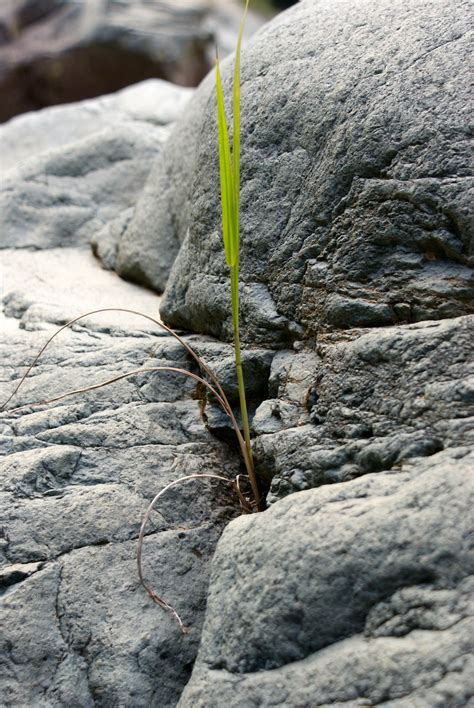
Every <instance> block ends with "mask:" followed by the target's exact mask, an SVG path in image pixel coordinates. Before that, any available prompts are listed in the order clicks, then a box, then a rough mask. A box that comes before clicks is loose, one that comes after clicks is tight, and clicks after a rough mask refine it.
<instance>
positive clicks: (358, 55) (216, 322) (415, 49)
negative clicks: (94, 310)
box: [119, 0, 474, 343]
mask: <svg viewBox="0 0 474 708" xmlns="http://www.w3.org/2000/svg"><path fill="white" fill-rule="evenodd" d="M470 32H471V23H470V3H469V2H466V1H464V0H449V2H442V3H440V2H437V1H434V0H433V1H429V2H425V1H424V0H423V1H421V0H416V1H415V2H410V3H404V2H401V1H400V2H392V1H390V2H378V3H377V4H376V5H375V4H374V3H373V2H370V1H369V0H367V1H366V2H364V1H360V2H357V3H356V5H353V4H351V3H346V2H343V1H340V2H337V3H334V2H332V1H331V2H329V1H328V2H325V1H324V0H323V1H320V2H311V1H307V2H304V1H303V2H301V3H299V4H298V5H297V6H296V7H295V8H292V9H291V10H290V11H288V12H286V13H283V14H281V15H279V16H278V17H277V18H276V19H275V20H273V21H272V22H271V23H269V24H268V25H267V26H266V27H265V28H263V29H262V30H261V31H260V32H259V33H258V34H257V35H256V37H254V38H253V39H252V41H251V42H250V45H249V46H248V48H247V49H246V51H245V53H244V56H243V59H242V185H243V188H242V209H243V214H242V278H243V281H244V286H243V303H242V305H243V322H244V329H245V331H246V336H247V339H248V341H266V342H272V343H273V342H279V341H286V340H287V339H288V338H289V337H291V336H298V332H300V330H301V331H302V332H303V334H304V336H308V337H310V336H314V335H315V333H316V332H317V331H319V330H320V329H321V328H328V329H334V328H335V329H341V328H348V327H365V326H368V327H370V326H378V325H389V324H396V323H398V322H414V321H420V320H425V319H438V318H441V317H452V316H456V315H459V314H466V313H468V312H471V311H472V308H473V304H472V303H473V293H474V289H473V279H472V271H471V270H470V269H469V267H468V263H469V258H472V245H471V243H470V230H471V229H472V222H471V221H470V220H469V212H468V205H469V188H470V187H472V180H471V178H470V166H469V150H468V138H469V132H468V128H467V126H468V120H467V110H468V108H467V107H468V105H469V97H468V94H469V79H468V73H469V55H470ZM231 79H232V63H231V62H229V63H228V64H227V65H226V66H225V67H224V82H225V85H226V87H227V95H228V96H229V95H230V86H231ZM214 112H215V98H214V79H213V76H212V75H211V76H209V77H208V78H207V79H206V80H205V81H204V83H203V84H202V86H201V87H200V89H199V91H198V92H197V94H196V96H195V98H194V99H193V102H192V104H190V106H189V110H188V111H187V113H186V118H185V120H183V121H182V122H181V123H180V124H179V126H178V127H177V128H176V130H175V131H174V134H173V136H172V138H171V139H170V141H169V142H168V144H167V147H166V151H165V153H166V154H165V156H164V159H163V160H162V161H161V162H160V164H159V165H157V166H156V169H155V170H154V171H153V173H152V175H151V177H150V180H149V182H148V185H147V188H146V190H145V193H144V195H143V196H142V198H141V200H140V202H139V206H138V209H137V211H136V213H135V216H134V219H133V220H132V222H131V224H130V225H129V227H128V229H127V230H126V231H125V233H124V235H123V236H122V243H121V247H120V250H119V253H120V263H121V270H122V271H123V272H128V274H129V275H130V277H134V274H135V277H137V278H138V279H139V278H140V277H141V278H142V279H143V280H144V281H146V282H147V284H151V285H152V286H154V287H155V288H156V289H157V290H159V291H161V290H162V289H163V287H164V285H165V283H166V278H167V275H168V272H169V269H170V265H171V263H172V261H173V259H172V257H168V256H167V257H166V258H164V259H160V257H159V256H158V255H155V257H154V259H150V258H149V257H148V255H149V251H150V246H149V244H150V243H153V244H154V243H155V239H156V234H157V233H158V234H159V235H160V236H159V238H160V239H162V243H163V248H162V249H160V248H157V249H156V254H159V253H160V252H161V251H164V252H166V253H167V254H169V253H171V252H172V253H173V255H174V254H176V253H177V252H178V249H179V244H180V243H183V244H184V245H183V248H182V249H181V251H180V254H179V258H178V259H177V261H176V262H175V264H174V267H173V270H172V273H171V277H170V281H169V283H168V287H167V293H166V296H165V298H164V302H163V305H162V314H163V317H164V318H165V319H166V321H168V322H169V323H173V324H175V325H179V326H186V327H188V328H190V329H195V330H197V331H206V332H209V333H211V334H214V335H216V336H219V337H229V336H230V333H231V328H230V324H229V315H228V310H229V308H228V306H227V295H226V288H225V283H226V269H225V262H224V258H223V255H222V249H221V247H220V236H219V233H218V231H219V209H218V172H217V170H218V164H217V159H216V150H215V141H216V137H215V132H216V128H215V116H214ZM151 213H153V214H154V219H153V222H151V220H150V218H149V215H150V214H151ZM173 244H174V247H173ZM141 251H142V252H143V253H144V257H143V259H142V260H140V252H141Z"/></svg>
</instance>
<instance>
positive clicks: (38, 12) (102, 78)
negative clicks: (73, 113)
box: [0, 0, 294, 122]
mask: <svg viewBox="0 0 474 708" xmlns="http://www.w3.org/2000/svg"><path fill="white" fill-rule="evenodd" d="M293 2H294V0H293ZM293 2H292V1H291V0H254V2H253V11H252V12H251V14H250V17H249V21H248V23H247V34H248V35H250V34H252V33H253V32H255V31H256V30H257V29H258V28H259V27H260V26H261V25H262V24H263V22H265V20H266V19H268V18H269V17H271V16H272V15H274V14H275V13H276V12H278V11H279V10H281V9H284V7H288V6H289V5H290V4H293ZM241 12H242V3H241V1H240V0H2V2H1V4H0V122H4V121H6V120H8V119H9V118H11V117H12V116H15V115H17V114H19V113H24V112H26V111H31V110H36V109H39V108H43V107H45V106H51V105H55V104H58V103H69V102H72V101H78V100H81V99H84V98H92V97H94V96H100V95H102V94H107V93H111V92H113V91H117V90H118V89H121V88H123V87H125V86H128V85H130V84H134V83H137V82H138V81H142V80H143V79H148V78H161V79H165V80H167V81H171V82H173V83H175V84H178V85H181V86H196V85H197V84H199V82H200V81H201V79H202V78H203V77H204V76H205V75H206V73H207V72H208V71H209V69H210V68H211V67H212V64H213V57H214V45H215V44H217V46H218V48H219V51H220V53H221V55H225V54H227V53H229V52H230V51H232V49H233V47H234V46H235V38H236V34H237V30H238V25H239V21H240V16H241Z"/></svg>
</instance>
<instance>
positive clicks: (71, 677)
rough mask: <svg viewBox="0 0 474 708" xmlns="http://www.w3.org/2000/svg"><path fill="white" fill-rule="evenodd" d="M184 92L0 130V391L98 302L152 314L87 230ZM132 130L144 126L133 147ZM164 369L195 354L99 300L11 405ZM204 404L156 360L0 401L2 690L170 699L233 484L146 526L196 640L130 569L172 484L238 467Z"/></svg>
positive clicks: (115, 212) (139, 173)
mask: <svg viewBox="0 0 474 708" xmlns="http://www.w3.org/2000/svg"><path fill="white" fill-rule="evenodd" d="M188 98H189V91H188V90H184V89H177V88H175V87H173V86H171V85H168V84H164V83H163V82H160V81H156V82H146V83H144V84H142V85H140V86H137V87H133V88H131V89H127V90H126V91H124V92H121V93H119V94H117V95H114V96H108V97H105V98H102V99H99V100H97V101H89V102H85V103H81V104H78V105H74V106H67V107H58V108H52V109H47V110H45V111H43V112H40V113H38V114H28V115H25V116H21V117H19V118H17V119H15V120H12V121H11V122H9V123H7V124H5V125H4V126H2V128H1V129H0V145H1V154H2V160H3V164H2V167H3V168H4V172H3V175H5V177H6V179H4V180H3V181H2V191H1V199H2V200H3V204H4V205H8V206H9V208H10V211H9V212H8V215H6V214H5V212H4V211H3V212H2V218H3V221H2V231H1V246H2V250H1V254H0V255H1V264H2V274H1V296H2V300H3V314H2V315H1V316H0V333H1V334H0V339H1V343H0V349H1V358H2V362H3V366H2V373H1V382H0V383H1V393H0V398H1V403H3V402H4V400H5V399H6V398H7V397H8V396H9V395H10V394H11V393H12V392H13V389H14V388H15V386H16V384H17V383H18V382H19V380H20V377H21V376H22V375H23V373H24V372H25V370H26V366H27V365H28V364H29V363H30V362H31V361H32V359H33V358H34V356H35V354H36V353H37V352H38V350H39V349H40V348H41V346H42V345H43V344H44V343H45V342H46V340H47V339H48V337H49V336H50V335H51V334H52V333H53V332H54V331H55V330H56V329H57V327H58V325H62V324H64V323H65V322H66V321H68V320H69V319H72V318H73V317H75V316H78V315H79V314H81V313H82V312H85V311H88V310H94V309H97V308H104V307H106V308H114V307H126V308H129V309H132V310H138V311H143V312H145V313H148V314H149V315H151V316H152V317H153V316H155V317H156V316H157V315H158V304H159V298H157V296H156V295H155V294H153V293H151V292H147V291H145V290H143V289H141V288H139V287H137V286H135V285H132V284H130V283H125V282H124V281H123V280H120V279H119V278H118V277H117V275H116V274H115V273H112V272H110V271H106V270H103V269H102V268H100V266H99V263H98V261H97V260H96V259H94V257H93V256H92V254H91V253H90V248H89V246H88V242H89V240H90V238H91V236H93V235H97V234H98V233H100V229H102V230H103V228H105V227H107V226H112V227H113V224H114V221H115V219H116V218H118V219H120V218H122V217H121V213H122V211H123V210H124V209H125V208H129V209H131V208H132V207H133V201H134V198H135V195H136V194H137V192H138V191H139V189H140V187H141V185H142V184H143V181H144V178H145V176H146V174H147V170H148V169H149V165H150V162H151V160H152V159H154V158H156V156H157V155H158V154H159V150H160V148H161V145H162V143H163V140H164V139H165V138H166V136H167V134H168V132H169V125H170V123H171V122H172V121H173V120H175V119H176V117H177V116H178V115H179V114H180V112H182V110H183V108H184V105H185V102H186V101H187V99H188ZM118 132H120V133H121V135H122V139H120V140H119V139H118V138H117V139H116V135H117V133H118ZM127 136H128V139H127ZM130 136H138V138H137V140H136V142H135V143H134V144H133V149H132V142H133V140H132V138H131V137H130ZM140 146H141V148H140ZM145 146H146V148H145ZM3 175H2V176H3ZM198 345H199V346H200V347H201V349H206V351H207V354H208V361H210V362H211V363H212V362H213V361H214V360H216V361H219V362H223V361H225V359H226V358H227V360H229V357H230V354H231V352H230V347H229V346H228V345H222V344H219V343H209V342H206V341H204V340H202V341H200V342H199V343H198ZM262 356H263V357H264V358H265V357H266V359H265V361H266V364H265V368H264V371H266V372H267V377H268V374H269V368H270V360H269V358H268V353H267V352H264V353H263V354H262ZM159 365H167V366H170V365H173V366H183V365H185V366H188V367H189V366H191V368H192V365H191V363H190V362H189V361H188V360H187V358H186V356H183V352H182V351H181V348H180V346H179V345H177V344H176V342H175V340H174V339H172V338H170V337H169V336H160V330H157V328H156V327H155V326H153V325H152V324H151V323H150V322H147V321H146V320H141V319H139V318H137V317H136V316H132V315H123V314H122V315H118V314H116V313H115V314H114V313H110V312H109V313H103V314H101V315H100V316H99V315H97V316H96V317H94V318H89V319H87V320H84V321H80V322H78V323H77V325H75V326H74V331H70V330H66V331H64V332H62V334H61V335H60V337H58V339H57V340H55V341H54V342H53V343H52V345H51V347H50V348H49V349H48V350H47V351H46V352H45V354H44V355H43V356H42V358H41V359H40V360H39V362H38V365H37V367H35V369H34V370H33V371H32V373H31V375H30V377H29V378H28V379H27V380H26V383H25V384H24V387H23V388H21V389H20V391H19V392H18V394H17V396H16V398H14V399H12V401H10V403H9V404H8V406H9V408H10V409H11V408H12V407H14V406H21V405H23V404H26V403H31V402H33V401H37V400H43V399H45V398H53V397H55V396H56V395H60V394H62V393H64V392H66V391H71V390H74V389H78V388H83V387H86V386H88V385H90V384H92V383H99V382H101V381H104V380H106V379H110V378H113V377H114V376H116V375H118V374H121V373H125V372H127V371H130V370H133V369H140V368H144V367H145V368H149V367H153V366H159ZM194 370H195V369H194ZM231 383H232V382H230V384H231ZM230 393H231V391H230ZM259 400H261V398H260V399H259ZM202 408H203V407H202V403H201V401H200V400H199V397H198V396H197V394H196V387H195V386H194V385H192V384H191V385H189V383H187V380H186V379H183V377H182V376H179V375H175V376H172V375H171V374H170V375H168V376H166V375H161V376H160V375H158V374H157V375H152V374H146V373H144V374H142V375H138V376H136V377H134V378H131V379H125V380H123V381H121V382H119V383H116V384H115V385H114V386H113V387H108V388H101V389H98V390H97V391H95V392H90V393H88V394H85V393H84V394H81V395H77V396H73V397H71V398H66V399H64V400H62V401H59V402H58V403H57V404H56V405H47V406H32V407H27V408H26V409H24V410H22V411H19V412H18V413H13V412H8V411H7V412H3V413H2V414H1V417H0V479H1V488H2V491H1V499H0V506H1V512H0V514H1V518H2V532H1V540H0V556H1V565H2V570H1V571H0V587H1V594H2V605H3V607H2V638H1V642H0V655H1V661H0V664H1V669H0V685H1V694H2V698H1V702H2V705H6V706H81V707H82V706H95V705H102V706H105V705H108V706H112V705H133V706H159V707H160V708H161V707H165V708H166V707H168V706H169V707H171V706H175V705H176V703H177V701H178V699H179V696H180V693H181V691H182V689H183V687H184V685H185V684H186V682H187V680H188V679H189V675H190V672H191V668H192V665H193V662H194V658H195V655H196V651H197V647H198V643H199V638H200V628H201V624H202V619H203V613H204V608H205V602H206V594H207V582H208V569H209V561H210V558H211V556H212V553H213V550H214V547H215V544H216V541H217V538H218V536H219V535H220V533H221V531H222V528H223V526H224V524H225V523H227V522H228V520H229V519H230V518H232V516H233V515H234V514H235V513H236V507H235V499H234V498H233V497H232V494H231V493H230V492H229V491H228V489H227V488H226V487H225V486H224V489H222V488H221V487H219V486H218V487H215V485H213V484H212V483H211V484H209V483H201V486H198V487H194V486H191V485H189V486H184V487H183V488H182V490H181V492H180V493H179V494H178V495H176V494H171V495H169V496H168V498H166V497H165V498H164V499H163V503H161V504H160V506H159V509H158V510H157V511H156V512H155V513H154V514H153V515H152V518H151V521H150V524H149V527H148V529H147V534H148V537H147V538H146V540H145V550H144V567H145V574H146V576H147V578H148V580H149V581H150V583H151V584H152V586H153V587H154V588H156V590H157V591H158V592H161V593H162V594H163V596H164V597H165V599H167V600H168V601H169V602H171V603H173V604H175V605H176V607H177V609H178V611H180V612H181V614H182V615H183V619H184V620H185V622H186V624H188V625H189V629H190V633H189V635H187V636H186V637H183V636H181V635H180V633H179V631H178V628H177V624H176V623H175V622H174V621H173V620H172V619H171V618H170V617H168V616H167V615H166V613H163V611H162V610H160V609H158V608H157V607H156V606H155V605H154V604H153V603H152V602H151V600H150V599H149V598H148V597H147V596H146V595H145V594H144V592H143V589H142V588H141V587H140V585H139V583H138V576H137V569H136V549H137V537H138V532H139V528H140V523H141V519H142V516H143V514H144V512H145V509H146V507H147V505H148V503H149V501H150V500H151V498H152V497H153V496H154V495H155V494H156V493H157V492H158V491H159V489H161V488H162V487H163V486H164V485H166V484H167V483H168V482H171V481H173V480H174V479H177V478H178V477H179V476H181V475H183V474H191V473H193V472H204V471H205V472H215V473H217V474H219V475H224V476H226V475H227V476H229V477H232V476H235V474H236V473H237V472H238V471H239V460H238V456H237V455H236V454H235V453H234V450H233V449H231V448H229V447H228V445H227V444H226V443H225V442H221V441H219V440H218V439H217V438H216V437H215V436H213V435H211V433H210V432H209V430H207V429H206V426H205V424H204V417H203V410H202Z"/></svg>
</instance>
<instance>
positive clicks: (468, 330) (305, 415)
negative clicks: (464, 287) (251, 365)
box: [253, 316, 474, 501]
mask: <svg viewBox="0 0 474 708" xmlns="http://www.w3.org/2000/svg"><path fill="white" fill-rule="evenodd" d="M473 331H474V319H473V318H472V316H467V317H459V318H456V319H453V320H444V321H441V322H424V323H419V324H413V325H405V326H397V327H389V328H385V329H384V330H383V331H380V330H379V329H373V330H370V331H368V332H366V333H361V332H360V331H359V332H358V331H357V330H354V331H352V332H351V333H350V336H349V334H348V336H347V337H346V339H347V340H348V341H341V340H340V337H337V336H336V335H334V336H333V337H332V338H329V339H328V340H327V341H324V340H323V339H321V342H320V343H319V344H318V346H317V347H316V351H308V350H303V351H301V352H298V353H292V352H288V351H286V352H280V353H279V354H277V356H276V357H275V358H274V360H273V363H272V370H271V374H270V380H269V399H268V400H267V401H264V402H263V403H262V404H261V405H260V407H259V408H258V409H257V412H256V414H255V418H254V421H253V426H254V431H255V432H256V433H257V439H256V442H255V453H256V458H257V460H258V467H259V470H260V473H261V474H262V476H264V477H266V478H268V479H272V486H271V491H270V497H269V500H270V501H275V500H276V499H278V498H281V497H283V496H285V495H286V494H289V493H291V492H294V491H299V490H302V489H308V488H311V487H316V486H319V485H321V484H331V483H333V482H342V481H346V480H349V479H353V478H354V477H358V476H360V475H363V474H366V473H370V472H379V471H381V470H389V469H396V468H398V466H399V465H400V464H401V463H402V462H403V461H404V460H406V459H408V458H411V457H419V456H420V457H422V456H426V455H432V454H434V453H435V452H438V451H439V450H441V449H443V448H446V447H453V446H459V445H468V444H469V445H472V444H474V417H473V413H474V407H473V402H474V398H473V390H474V389H473V382H474V378H473V376H474V366H473V363H472V351H473V345H472V342H473Z"/></svg>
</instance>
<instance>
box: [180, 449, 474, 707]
mask: <svg viewBox="0 0 474 708" xmlns="http://www.w3.org/2000/svg"><path fill="white" fill-rule="evenodd" d="M473 465H474V456H473V454H472V451H471V452H469V451H468V450H467V449H466V448H457V449H456V450H454V451H451V450H450V451H444V452H440V453H438V454H436V455H434V456H433V457H430V458H428V459H425V460H422V459H419V458H418V459H416V460H412V461H410V462H407V463H405V464H403V465H402V466H401V468H400V469H398V470H397V471H396V472H394V473H392V474H370V475H367V476H366V477H363V478H362V479H360V480H357V481H354V482H352V483H350V484H336V485H333V486H326V487H324V488H321V489H317V490H312V491H310V492H301V493H299V494H295V495H293V496H291V497H288V498H287V499H284V500H283V501H281V502H279V503H278V504H276V505H275V506H274V507H272V508H271V509H270V510H269V511H267V512H266V513H265V514H262V515H260V516H258V517H252V518H245V517H244V518H240V519H238V520H236V521H234V522H232V524H231V525H230V526H229V527H228V528H227V529H226V531H225V532H224V535H223V537H222V539H221V541H220V542H219V545H218V549H217V552H216V555H215V557H214V561H213V571H212V576H211V585H210V593H209V597H208V604H207V614H206V621H205V625H204V629H203V637H202V643H201V648H200V652H199V656H198V660H197V663H196V667H195V669H194V673H193V679H192V681H191V683H190V685H189V686H188V687H187V689H186V690H185V692H184V694H183V696H182V698H181V701H180V703H179V705H180V706H182V707H183V708H184V707H186V708H187V707H188V706H208V707H209V708H219V707H220V706H224V705H227V706H232V707H234V706H235V708H237V707H240V706H254V705H258V706H301V708H314V706H330V705H331V706H332V705H338V706H343V705H344V706H359V705H370V706H379V705H384V706H394V707H395V706H396V707H397V708H408V706H410V707H411V706H440V707H441V706H458V707H459V708H461V706H466V705H470V702H471V700H472V696H473V689H474V684H473V682H472V676H473V668H474V661H473V656H472V654H471V652H472V632H473V629H474V618H473V616H472V596H473V590H474V584H473V580H474V553H473V549H472V540H470V539H469V536H470V534H471V533H472V526H471V521H470V509H472V504H473V502H474V484H473V482H474V479H473V476H472V469H473Z"/></svg>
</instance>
